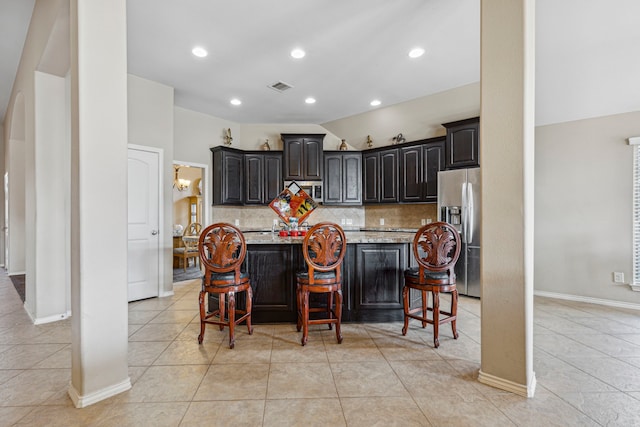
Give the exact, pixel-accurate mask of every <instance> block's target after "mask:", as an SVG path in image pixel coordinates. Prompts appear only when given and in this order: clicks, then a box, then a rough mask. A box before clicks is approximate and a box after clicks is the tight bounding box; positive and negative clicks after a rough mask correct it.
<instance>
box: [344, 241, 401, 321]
mask: <svg viewBox="0 0 640 427" xmlns="http://www.w3.org/2000/svg"><path fill="white" fill-rule="evenodd" d="M408 253H409V245H408V244H372V243H371V244H370V243H367V244H359V245H356V272H355V289H354V306H353V311H354V316H353V317H354V320H358V321H395V320H401V319H402V316H403V314H402V313H403V312H402V287H403V286H404V270H405V269H406V268H407V266H408V264H407V262H408Z"/></svg>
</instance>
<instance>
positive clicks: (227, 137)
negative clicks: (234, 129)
mask: <svg viewBox="0 0 640 427" xmlns="http://www.w3.org/2000/svg"><path fill="white" fill-rule="evenodd" d="M231 141H233V138H232V137H231V128H227V129H226V130H225V131H224V145H227V146H231Z"/></svg>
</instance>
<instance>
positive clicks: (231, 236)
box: [198, 223, 253, 348]
mask: <svg viewBox="0 0 640 427" xmlns="http://www.w3.org/2000/svg"><path fill="white" fill-rule="evenodd" d="M198 249H199V251H200V262H201V263H202V265H203V266H204V269H205V271H204V277H203V278H202V290H201V291H200V297H199V303H200V335H198V343H200V344H202V340H203V339H204V329H205V325H206V324H207V323H209V324H214V325H219V326H220V330H221V331H222V330H223V329H224V327H225V326H228V327H229V348H233V347H234V345H235V326H236V325H237V324H239V323H241V322H243V321H245V320H246V321H247V328H248V329H249V335H251V334H252V333H253V327H252V326H251V302H252V301H251V300H252V298H253V296H252V292H251V284H250V283H249V276H248V275H247V274H246V273H244V272H242V271H240V266H241V265H242V261H244V257H245V256H246V254H247V244H246V242H245V240H244V236H243V235H242V232H241V231H240V230H239V229H238V228H236V227H234V226H233V225H231V224H225V223H217V224H212V225H210V226H208V227H207V228H205V229H204V230H203V231H202V233H201V234H200V239H199V240H198ZM242 291H245V292H246V309H245V310H237V309H236V293H237V292H242ZM207 294H217V295H218V298H219V300H220V301H219V306H218V309H217V310H215V311H213V312H211V313H209V314H207V313H206V310H205V297H206V296H207ZM227 296H228V297H229V301H228V303H225V300H226V297H227ZM225 306H228V312H227V313H226V314H227V318H226V319H225ZM236 314H240V315H241V316H240V317H239V318H237V319H236ZM215 317H217V318H218V320H215V319H214V318H215Z"/></svg>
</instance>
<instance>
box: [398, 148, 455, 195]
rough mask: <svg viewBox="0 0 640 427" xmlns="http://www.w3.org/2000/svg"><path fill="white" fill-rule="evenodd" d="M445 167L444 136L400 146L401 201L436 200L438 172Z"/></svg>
mask: <svg viewBox="0 0 640 427" xmlns="http://www.w3.org/2000/svg"><path fill="white" fill-rule="evenodd" d="M443 169H444V138H432V139H428V140H424V141H419V142H418V144H417V145H411V146H408V147H402V148H400V187H399V192H400V201H401V202H405V203H406V202H436V201H437V200H438V172H439V171H441V170H443Z"/></svg>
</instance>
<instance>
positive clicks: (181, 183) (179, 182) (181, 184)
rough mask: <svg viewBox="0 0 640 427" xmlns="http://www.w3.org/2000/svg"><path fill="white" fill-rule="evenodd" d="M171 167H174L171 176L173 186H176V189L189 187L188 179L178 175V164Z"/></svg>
mask: <svg viewBox="0 0 640 427" xmlns="http://www.w3.org/2000/svg"><path fill="white" fill-rule="evenodd" d="M173 168H174V169H175V175H174V178H173V188H177V189H178V191H184V190H186V189H187V188H189V185H191V181H189V180H188V179H183V178H179V177H178V171H179V170H180V166H174V167H173Z"/></svg>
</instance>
